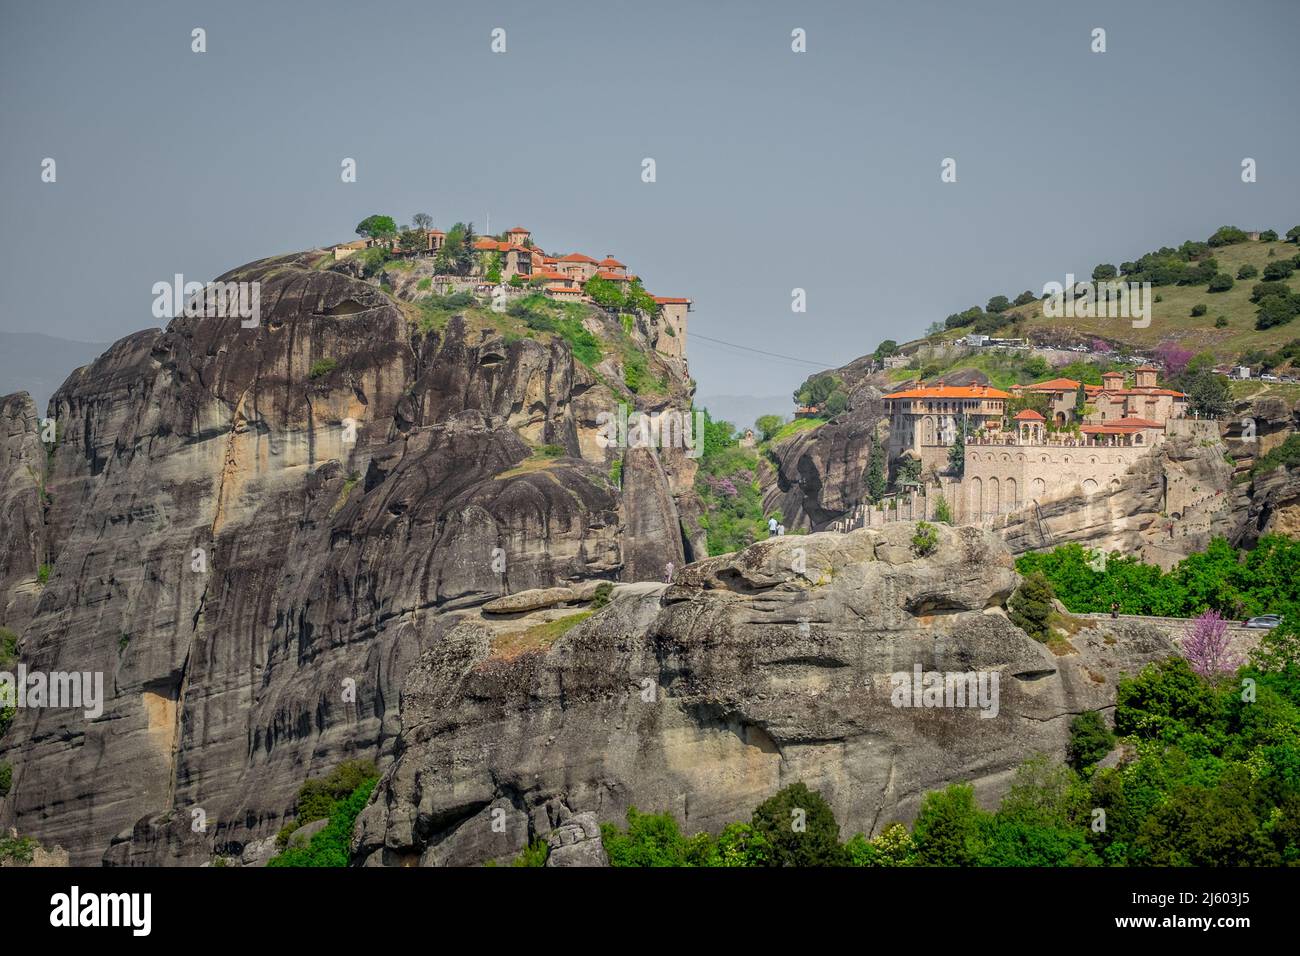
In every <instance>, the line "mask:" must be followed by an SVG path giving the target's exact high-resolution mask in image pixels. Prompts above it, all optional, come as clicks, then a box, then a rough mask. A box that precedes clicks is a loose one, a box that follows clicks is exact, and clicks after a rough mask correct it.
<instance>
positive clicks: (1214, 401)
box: [1185, 369, 1232, 418]
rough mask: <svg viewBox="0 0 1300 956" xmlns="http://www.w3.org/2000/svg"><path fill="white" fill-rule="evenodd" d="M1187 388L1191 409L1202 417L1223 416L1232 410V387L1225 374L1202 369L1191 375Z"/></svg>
mask: <svg viewBox="0 0 1300 956" xmlns="http://www.w3.org/2000/svg"><path fill="white" fill-rule="evenodd" d="M1185 388H1186V389H1187V395H1188V399H1189V401H1188V405H1189V407H1190V409H1191V411H1192V412H1193V413H1195V414H1197V415H1200V416H1201V417H1202V418H1222V417H1223V416H1225V415H1227V414H1228V412H1230V411H1231V410H1232V388H1231V386H1230V385H1229V384H1228V379H1227V378H1226V377H1225V376H1223V375H1219V374H1217V373H1215V372H1213V371H1210V370H1208V369H1202V370H1201V371H1198V372H1196V373H1194V374H1193V375H1191V376H1190V381H1189V382H1187V383H1186V384H1185Z"/></svg>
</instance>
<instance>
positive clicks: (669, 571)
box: [664, 561, 673, 584]
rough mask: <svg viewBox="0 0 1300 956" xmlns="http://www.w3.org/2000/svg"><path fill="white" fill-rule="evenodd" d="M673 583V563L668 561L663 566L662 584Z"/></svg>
mask: <svg viewBox="0 0 1300 956" xmlns="http://www.w3.org/2000/svg"><path fill="white" fill-rule="evenodd" d="M672 583H673V563H672V562H671V561H669V562H668V563H667V564H665V565H664V584H672Z"/></svg>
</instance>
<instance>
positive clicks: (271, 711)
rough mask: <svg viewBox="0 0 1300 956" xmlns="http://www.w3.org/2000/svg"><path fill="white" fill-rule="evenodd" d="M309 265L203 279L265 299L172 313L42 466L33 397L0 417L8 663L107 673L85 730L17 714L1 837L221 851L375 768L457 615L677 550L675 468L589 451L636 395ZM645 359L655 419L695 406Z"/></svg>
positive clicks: (59, 408) (123, 350)
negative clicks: (605, 422) (247, 316)
mask: <svg viewBox="0 0 1300 956" xmlns="http://www.w3.org/2000/svg"><path fill="white" fill-rule="evenodd" d="M324 261H325V260H324V259H323V258H322V257H319V256H312V255H311V254H303V255H296V256H288V257H281V258H278V259H273V260H266V261H263V262H258V263H254V264H252V265H250V266H247V267H244V268H243V269H240V270H236V271H235V272H232V273H230V274H228V275H227V276H224V277H223V279H226V280H231V281H260V282H261V284H262V286H261V302H262V316H261V323H260V325H259V326H258V327H256V328H247V329H246V328H243V327H241V323H240V320H239V319H237V318H229V319H225V318H178V319H177V320H175V321H173V322H172V323H171V324H170V325H169V327H168V328H167V329H166V330H158V329H151V330H147V331H144V332H140V333H137V334H135V335H132V336H129V337H127V338H125V339H123V340H121V341H120V342H117V343H115V344H114V345H113V346H112V347H111V348H110V349H109V350H108V351H107V352H106V353H105V354H104V355H103V356H101V357H100V358H99V359H98V360H97V361H95V362H94V363H92V364H91V365H89V366H87V367H85V368H83V369H79V370H78V371H76V372H75V373H73V374H72V375H71V376H70V377H69V379H68V380H67V382H66V383H65V384H64V386H63V387H62V388H61V389H60V390H59V392H58V393H57V394H56V395H55V396H54V397H53V399H52V400H51V403H50V413H51V415H52V416H53V417H54V418H55V419H56V420H57V422H58V424H59V434H60V439H59V442H58V444H57V447H56V448H55V449H54V450H53V452H52V454H50V456H49V461H48V467H45V468H44V469H43V468H42V466H43V464H44V462H45V458H46V450H45V449H44V448H43V447H42V446H41V445H40V443H39V441H38V440H37V439H36V438H35V414H34V410H33V409H32V408H31V407H30V402H24V400H23V398H22V397H13V396H11V397H10V398H8V399H5V400H4V401H3V404H0V416H2V417H0V429H3V431H2V432H0V443H2V444H0V495H3V496H4V505H5V507H4V512H3V514H4V519H3V524H0V585H3V586H4V589H5V590H4V592H3V594H2V595H0V614H2V615H4V617H0V623H3V622H4V621H5V620H6V619H7V620H10V621H13V622H15V624H11V625H9V626H11V627H14V628H15V629H16V630H20V631H21V636H22V641H21V644H20V647H19V650H20V655H21V659H22V661H23V663H24V664H25V665H26V666H27V668H28V669H29V670H40V671H57V670H76V671H91V672H102V673H103V674H104V675H105V685H106V689H107V697H108V700H107V703H106V706H105V708H104V712H103V714H102V716H100V717H98V718H96V719H92V720H87V719H86V718H84V717H83V715H82V713H81V712H80V711H70V710H54V709H44V710H40V709H22V710H20V711H19V712H18V715H17V718H16V720H15V722H14V724H13V726H12V728H11V729H10V730H9V732H8V733H7V734H6V735H5V737H4V739H3V741H0V759H3V760H6V761H8V762H9V763H11V764H12V765H13V768H14V780H13V790H12V792H11V793H10V795H9V796H8V798H7V799H5V800H4V802H3V804H2V805H0V825H4V826H9V825H11V824H12V825H14V826H16V827H17V829H18V831H19V832H21V833H23V834H24V835H30V836H34V837H37V838H39V839H41V840H42V841H43V842H45V843H47V844H54V843H58V844H62V845H63V846H65V847H68V848H69V850H70V853H71V855H72V861H73V862H74V863H80V864H93V863H98V862H99V861H100V859H101V857H103V856H104V855H105V851H106V850H108V854H107V859H108V861H109V862H115V863H145V862H152V863H159V862H196V861H199V860H206V859H207V858H208V857H209V856H210V854H211V853H212V852H213V850H222V851H225V852H236V853H237V852H238V850H239V848H240V847H242V846H244V845H246V844H251V843H253V842H255V841H257V840H260V839H263V838H265V837H266V836H267V835H269V834H274V832H275V831H276V830H277V829H278V827H279V825H280V823H281V818H282V817H283V815H284V814H285V812H286V811H287V810H288V809H289V808H290V807H291V806H292V804H293V799H294V794H295V792H296V790H297V788H298V787H299V786H300V785H301V783H302V782H303V780H304V779H305V778H306V777H307V776H308V775H309V774H313V773H318V772H320V771H321V770H322V769H328V768H329V767H331V766H333V765H335V764H336V763H338V762H339V761H340V760H342V759H344V758H345V757H348V756H353V755H356V756H368V757H373V758H377V759H379V760H381V761H383V760H385V759H387V758H388V756H389V755H390V754H391V753H392V750H393V747H394V745H395V743H396V735H397V732H398V729H399V723H398V719H397V704H398V700H399V696H400V692H401V689H402V686H403V682H404V678H405V676H406V672H407V670H408V669H409V668H410V667H411V665H412V664H414V662H415V661H416V660H417V659H418V658H419V656H420V655H421V654H422V653H424V652H425V651H427V650H429V649H430V648H436V647H438V646H439V645H440V643H441V640H442V638H441V635H442V632H443V631H444V630H445V629H446V628H447V626H448V622H449V620H450V619H448V618H447V617H446V615H447V612H448V611H450V610H451V609H455V608H462V607H470V606H475V605H478V604H482V603H484V602H485V601H487V600H489V599H491V598H494V597H497V596H499V595H501V594H504V593H508V592H514V591H519V590H522V589H525V588H533V587H541V586H547V585H553V584H559V583H565V582H576V581H583V580H591V579H599V578H605V579H610V580H636V579H637V578H640V577H650V578H654V579H662V568H663V566H664V564H665V563H666V562H668V561H673V562H675V563H677V564H678V565H680V564H681V563H682V561H683V560H684V558H685V557H686V553H687V549H688V545H687V543H686V542H685V541H684V540H683V533H682V530H681V523H680V518H679V515H678V512H677V503H678V502H679V501H689V498H690V491H689V489H690V486H691V477H692V469H693V463H692V462H691V461H690V460H689V459H687V458H685V457H684V456H682V455H681V454H677V455H663V456H657V455H655V454H651V453H650V452H644V453H638V454H629V455H628V456H627V459H626V461H625V462H624V464H623V470H622V482H621V484H620V483H617V482H616V481H615V480H614V479H612V478H611V465H610V463H611V458H612V456H614V455H616V454H618V452H617V450H609V451H608V452H606V451H602V450H600V449H598V448H597V447H596V445H595V443H594V441H593V435H594V432H595V428H596V424H597V417H598V415H599V414H600V413H601V412H607V411H610V410H611V409H613V408H615V407H616V406H617V403H618V402H620V401H622V402H627V403H629V404H632V405H634V406H636V405H642V406H645V405H647V404H648V403H647V402H646V401H645V400H643V399H639V398H638V397H636V396H633V395H631V394H630V393H629V392H628V391H627V390H626V389H624V388H622V385H621V378H619V377H616V375H617V373H618V371H619V369H618V367H617V361H616V359H607V360H606V362H605V363H604V364H602V366H600V367H598V368H597V369H594V370H593V369H591V368H588V367H587V366H585V365H583V364H581V363H580V362H578V361H576V360H575V358H574V354H573V351H572V349H571V348H570V346H569V345H568V344H567V343H566V342H564V341H562V340H560V339H559V338H556V337H549V336H536V337H526V336H520V335H506V334H503V333H502V332H501V331H500V330H498V329H494V328H493V327H491V325H490V324H485V323H482V322H475V321H473V320H472V319H470V318H466V317H463V316H458V317H454V318H452V319H451V320H450V321H449V322H447V324H446V325H445V327H442V328H438V329H435V328H433V327H424V326H422V325H421V324H420V323H419V322H418V321H417V318H418V317H417V316H416V315H415V314H414V313H413V311H412V309H411V307H410V305H409V303H406V302H404V301H402V300H400V299H397V298H395V297H393V296H390V295H388V294H386V293H385V292H383V291H381V289H380V288H378V286H376V285H375V284H373V283H369V282H364V281H361V280H359V279H357V278H354V277H352V276H349V275H345V274H343V273H342V272H341V271H330V270H328V269H325V268H322V265H323V264H324ZM587 322H588V324H589V325H590V327H591V328H592V329H594V330H595V332H596V333H597V334H602V335H603V334H604V333H605V332H606V331H608V334H609V335H610V336H611V338H612V337H613V336H616V335H618V334H620V330H619V329H618V323H617V321H616V320H615V319H612V318H606V317H603V314H601V315H593V316H591V317H590V318H589V319H588V320H587ZM605 323H608V326H609V327H608V329H606V328H605ZM649 361H650V362H651V363H652V369H653V370H654V371H656V372H658V373H659V374H661V375H662V376H663V378H664V381H666V382H667V383H668V387H669V391H668V394H667V395H660V396H659V398H657V399H655V400H654V401H658V402H659V403H661V404H663V403H669V402H673V401H677V402H681V401H683V400H684V401H686V402H689V388H690V386H689V383H688V382H687V381H686V380H685V379H684V378H683V377H682V376H681V375H680V374H678V373H677V372H675V371H674V370H673V369H672V368H671V367H667V366H664V367H661V366H659V365H655V364H653V363H655V361H656V360H655V358H654V357H653V356H651V357H650V358H649ZM602 369H603V371H602ZM539 448H542V449H544V452H539ZM557 451H558V452H559V453H558V454H557ZM42 564H48V565H52V566H53V573H52V575H50V577H49V580H48V583H46V584H44V586H42V584H41V582H40V581H39V580H38V574H37V569H38V568H39V566H40V565H42ZM451 623H454V621H451ZM196 820H198V821H202V822H203V824H204V825H203V826H201V827H199V828H197V829H196V828H195V826H194V823H195V821H196ZM110 843H112V844H113V845H112V848H111V849H109V846H110Z"/></svg>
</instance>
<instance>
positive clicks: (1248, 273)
mask: <svg viewBox="0 0 1300 956" xmlns="http://www.w3.org/2000/svg"><path fill="white" fill-rule="evenodd" d="M1257 275H1259V269H1257V268H1256V267H1255V266H1253V265H1251V264H1250V263H1249V262H1247V263H1246V264H1245V265H1244V266H1242V267H1241V268H1240V269H1238V270H1237V278H1238V279H1253V278H1255V276H1257Z"/></svg>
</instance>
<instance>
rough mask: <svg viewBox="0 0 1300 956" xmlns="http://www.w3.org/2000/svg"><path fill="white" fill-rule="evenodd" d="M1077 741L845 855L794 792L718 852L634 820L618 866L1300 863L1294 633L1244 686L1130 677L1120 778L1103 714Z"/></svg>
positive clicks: (1174, 671)
mask: <svg viewBox="0 0 1300 956" xmlns="http://www.w3.org/2000/svg"><path fill="white" fill-rule="evenodd" d="M1070 730H1071V734H1070V748H1069V764H1068V765H1066V764H1062V763H1057V762H1054V761H1052V760H1051V759H1049V758H1048V757H1047V756H1045V755H1042V754H1040V755H1037V756H1035V757H1032V758H1030V759H1029V760H1027V761H1026V762H1025V763H1024V764H1022V765H1021V766H1020V767H1019V768H1018V770H1017V771H1016V775H1015V779H1014V782H1013V783H1012V786H1011V788H1010V790H1009V791H1008V793H1007V795H1006V796H1005V797H1004V798H1003V799H1002V801H1001V803H1000V804H999V806H998V808H997V809H996V810H995V811H992V812H990V811H986V810H983V809H981V808H980V807H979V806H978V804H977V803H976V801H975V795H974V791H973V789H972V788H971V787H970V786H969V785H967V784H953V785H952V786H949V787H948V788H946V789H944V790H941V791H935V792H931V793H929V794H927V795H926V797H925V800H924V802H923V803H922V805H921V808H920V811H919V812H918V814H917V817H916V820H915V822H914V824H913V827H912V830H911V832H910V833H909V832H908V830H907V828H906V827H905V826H904V825H903V824H901V823H894V824H890V825H889V826H887V827H886V828H885V829H884V831H883V832H882V833H881V834H880V835H879V836H877V837H876V838H875V839H874V840H868V839H867V838H866V837H865V836H863V835H862V834H860V833H859V834H857V835H856V836H854V837H853V838H852V839H850V840H849V841H848V842H846V843H844V844H840V843H839V837H838V833H839V827H838V825H837V824H836V823H835V820H834V816H833V814H832V813H831V811H830V808H829V806H828V805H827V804H826V802H825V801H824V800H823V799H822V798H821V796H820V794H818V793H816V792H814V791H811V790H809V789H807V788H806V787H805V786H804V785H803V784H795V785H793V786H790V787H787V788H786V789H785V790H782V791H781V792H780V793H778V794H777V795H776V796H774V797H772V798H771V799H770V800H768V801H765V802H764V803H763V804H762V805H760V806H759V808H758V809H756V810H755V812H754V815H753V818H752V820H751V821H750V822H749V823H747V824H746V823H733V824H731V825H730V826H728V827H727V828H726V829H724V830H723V832H722V833H721V834H720V835H719V836H718V837H717V838H716V839H715V838H713V837H711V836H709V835H708V834H703V833H702V834H697V835H695V836H691V837H687V836H684V835H683V834H682V833H681V831H680V829H679V828H678V825H677V822H676V821H675V820H674V819H673V818H672V816H671V815H670V814H659V815H648V814H641V813H638V812H637V811H636V810H631V811H629V812H628V817H627V819H628V827H627V830H626V831H624V830H620V829H619V828H618V827H615V826H611V825H606V826H604V827H603V828H602V832H603V835H604V841H605V847H606V849H607V851H608V852H609V855H610V860H611V862H612V863H613V864H614V865H615V866H786V865H789V866H1100V865H1109V866H1278V865H1300V641H1298V640H1296V639H1295V637H1294V635H1292V636H1288V635H1285V634H1276V633H1275V634H1269V635H1266V636H1265V637H1264V644H1263V648H1262V649H1261V651H1260V652H1259V653H1258V654H1257V655H1256V659H1255V660H1254V661H1253V662H1252V663H1251V664H1250V665H1248V666H1246V667H1243V668H1242V669H1241V670H1240V672H1239V673H1238V674H1237V679H1235V680H1231V681H1226V682H1218V683H1216V682H1213V681H1209V680H1206V679H1205V678H1203V677H1201V676H1199V675H1197V674H1196V673H1195V672H1193V671H1192V669H1191V668H1190V667H1189V666H1188V664H1187V662H1186V661H1185V660H1183V659H1182V658H1170V659H1168V660H1165V661H1161V662H1158V663H1154V664H1150V665H1148V666H1147V667H1146V668H1145V669H1143V670H1142V672H1141V673H1139V674H1137V675H1135V676H1133V677H1129V678H1125V679H1122V680H1121V681H1120V685H1119V690H1118V697H1117V705H1116V708H1115V731H1116V733H1118V734H1119V735H1120V738H1121V742H1122V743H1123V744H1124V748H1125V751H1126V752H1127V754H1128V756H1127V757H1126V758H1125V759H1124V760H1122V761H1121V762H1120V763H1119V764H1118V765H1116V766H1107V767H1106V768H1105V769H1098V768H1097V767H1096V763H1097V761H1098V760H1099V759H1100V758H1101V757H1102V756H1105V755H1106V754H1107V753H1109V752H1110V751H1111V750H1112V747H1113V744H1114V743H1115V735H1114V734H1113V733H1112V732H1111V730H1110V728H1109V727H1108V726H1107V724H1106V721H1105V720H1104V719H1103V718H1102V717H1101V715H1100V714H1097V713H1092V712H1089V713H1085V714H1082V715H1080V716H1079V717H1077V718H1075V720H1074V721H1073V723H1072V724H1071V728H1070ZM793 811H799V812H798V813H795V812H793ZM796 820H797V821H799V824H800V825H799V826H796V825H795V821H796Z"/></svg>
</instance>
